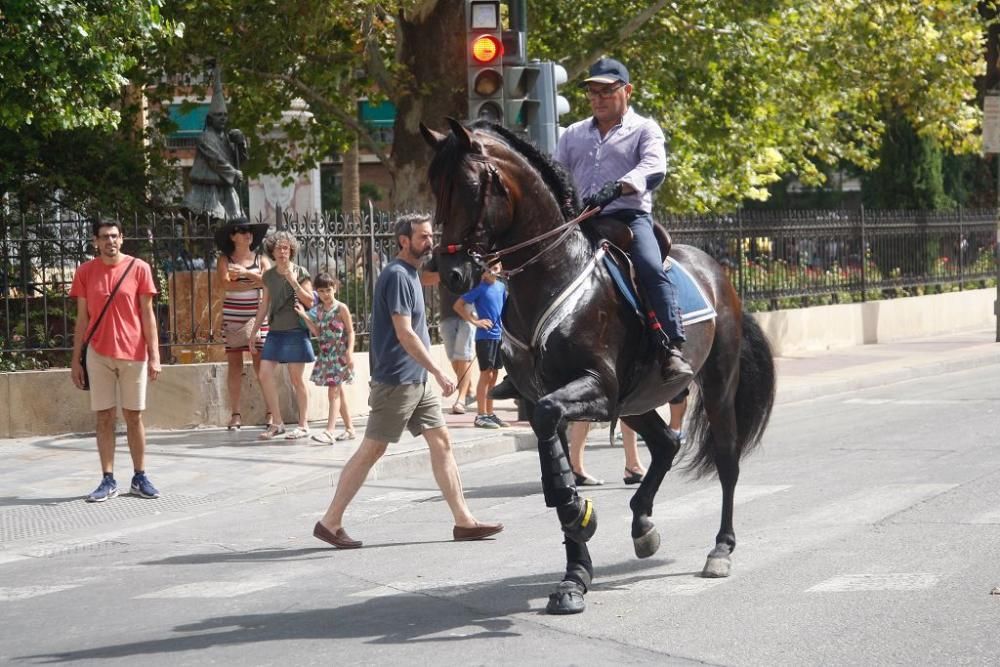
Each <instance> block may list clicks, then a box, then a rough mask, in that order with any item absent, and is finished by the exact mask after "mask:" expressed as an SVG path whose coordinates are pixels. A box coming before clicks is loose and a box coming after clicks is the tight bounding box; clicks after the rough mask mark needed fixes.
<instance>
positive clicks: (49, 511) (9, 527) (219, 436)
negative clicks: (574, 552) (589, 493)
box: [0, 329, 1000, 562]
mask: <svg viewBox="0 0 1000 667" xmlns="http://www.w3.org/2000/svg"><path fill="white" fill-rule="evenodd" d="M985 364H996V365H998V369H997V370H998V371H1000V344H998V343H995V342H994V331H993V330H992V329H991V330H982V331H976V332H972V333H963V334H956V335H948V336H938V337H934V338H922V339H912V340H905V341H899V342H894V343H886V344H878V345H867V346H861V347H854V348H847V349H836V350H830V351H826V352H817V353H814V354H802V355H798V356H794V357H782V358H778V360H777V370H778V399H777V400H778V406H777V407H776V410H780V406H781V404H783V403H790V402H795V401H801V400H808V399H812V398H818V397H824V396H828V395H832V394H837V393H843V392H848V391H853V390H857V389H862V388H865V387H871V386H877V385H883V384H888V383H892V382H899V381H902V380H908V379H913V378H919V377H926V376H932V375H937V374H940V373H945V372H950V371H957V370H962V369H966V368H972V367H976V366H981V365H985ZM446 403H447V402H446ZM496 407H497V414H498V415H499V416H500V417H501V418H502V419H504V420H505V421H508V422H510V423H511V424H512V426H511V427H510V428H506V429H501V430H487V429H480V428H475V427H473V425H472V422H473V419H474V417H475V410H474V409H473V410H470V411H469V412H468V413H467V414H465V415H452V414H446V418H447V421H448V425H449V427H450V431H451V435H452V441H453V443H454V451H455V456H456V459H457V460H458V462H459V464H460V465H461V464H462V463H468V462H472V461H477V460H483V459H489V458H493V457H497V456H502V455H504V454H510V453H514V452H516V451H518V450H519V449H533V448H534V438H533V436H532V435H531V431H530V428H529V427H528V425H527V424H526V423H524V422H516V421H515V420H516V418H517V413H516V409H515V406H514V403H513V401H497V404H496ZM323 425H324V424H323V423H322V422H320V421H314V422H312V427H313V432H314V433H318V432H319V431H320V430H322V427H323ZM355 428H356V430H357V432H358V438H357V439H355V440H353V441H348V442H338V443H335V444H333V445H329V444H320V443H318V442H314V441H312V440H310V439H305V440H297V441H287V440H280V439H279V440H274V441H271V442H261V441H258V440H257V435H258V434H259V433H260V432H261V430H262V428H260V427H253V426H247V427H244V428H243V429H242V430H240V431H227V430H225V429H224V428H199V429H190V430H177V431H150V432H149V433H148V435H147V439H148V447H147V460H148V469H149V475H150V477H151V479H152V480H153V482H154V483H155V484H156V485H157V486H158V487H159V488H160V490H161V491H162V492H163V498H161V499H159V500H157V501H146V500H142V499H138V498H131V497H122V498H120V499H117V500H115V501H114V502H112V503H107V504H106V506H105V507H106V509H105V511H102V512H100V513H94V512H92V511H91V510H92V506H91V505H88V504H87V503H84V502H83V501H82V497H83V495H85V494H86V493H88V492H89V491H91V490H92V489H93V488H94V487H95V486H96V485H97V483H98V481H99V480H100V475H99V468H98V460H97V453H96V446H95V443H94V437H93V435H92V434H68V435H63V436H56V437H51V436H41V437H34V438H19V439H6V440H0V456H2V457H3V459H4V460H5V465H4V466H3V467H2V470H0V488H2V489H3V493H0V545H3V546H0V562H2V561H3V560H5V557H6V558H8V559H9V557H10V556H12V555H14V554H13V552H12V551H10V549H11V547H10V544H9V543H11V542H20V544H19V545H18V546H17V547H16V551H17V553H18V554H20V556H18V557H23V556H24V555H31V553H32V551H31V550H32V548H42V547H39V546H37V542H36V540H37V538H41V537H43V536H44V535H47V534H51V533H54V532H61V533H62V534H63V536H66V535H67V534H68V535H70V536H72V535H73V534H75V533H77V532H79V534H80V535H81V537H82V536H84V535H87V536H89V539H87V540H86V542H87V543H93V539H94V538H93V533H94V529H95V527H97V526H99V525H100V524H102V523H104V524H106V525H105V527H106V528H115V529H117V528H118V527H119V526H120V524H121V522H122V520H124V521H125V522H126V523H127V522H128V521H129V520H132V519H140V518H145V520H147V521H148V519H149V517H150V516H152V515H161V514H162V515H167V517H169V515H170V513H171V512H176V511H184V512H188V513H190V512H195V513H197V511H198V509H199V508H202V509H203V510H205V511H207V510H211V509H215V508H217V507H218V506H220V505H226V504H234V503H241V502H267V498H268V497H269V496H272V495H274V494H284V493H293V492H295V491H296V490H297V489H306V488H312V489H317V488H322V487H325V488H330V487H331V485H332V484H334V483H335V481H336V478H337V475H338V473H339V470H340V469H341V468H342V467H343V464H344V462H345V461H346V460H347V459H348V457H349V456H350V455H351V454H352V453H353V451H354V450H355V449H356V447H357V445H358V444H359V443H360V438H361V435H362V434H363V433H364V420H363V419H356V420H355ZM591 438H600V439H602V440H606V439H607V433H606V431H605V432H604V434H603V435H601V431H600V430H598V429H594V431H593V432H592V433H591ZM116 469H117V470H118V474H117V479H118V483H119V487H120V488H121V489H122V492H123V493H125V492H127V490H128V484H129V479H130V477H131V462H130V460H129V456H128V449H127V446H126V444H125V438H124V437H122V436H120V437H119V438H118V450H117V455H116ZM430 474H431V473H430V463H429V461H428V454H427V449H426V446H425V445H424V442H423V439H422V438H412V437H409V435H408V434H407V436H406V438H405V439H404V440H403V441H401V442H399V443H397V444H394V445H390V447H389V450H388V453H387V454H386V456H384V457H383V459H382V460H381V461H380V462H379V463H378V464H377V465H376V467H375V468H374V469H373V471H372V477H373V478H376V479H377V478H389V477H393V478H396V477H408V476H426V477H427V478H430ZM109 534H110V533H109ZM108 539H112V538H108ZM24 540H26V542H23V541H24ZM32 542H36V547H32V544H31V543H32Z"/></svg>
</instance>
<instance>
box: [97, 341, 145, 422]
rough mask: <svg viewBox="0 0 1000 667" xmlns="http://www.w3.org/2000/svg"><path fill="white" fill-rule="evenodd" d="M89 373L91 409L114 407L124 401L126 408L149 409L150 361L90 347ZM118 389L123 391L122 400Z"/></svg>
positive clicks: (123, 405) (123, 407)
mask: <svg viewBox="0 0 1000 667" xmlns="http://www.w3.org/2000/svg"><path fill="white" fill-rule="evenodd" d="M87 373H88V374H89V375H90V409H91V410H93V411H94V412H98V411H100V410H110V409H111V408H113V407H115V406H116V405H121V407H122V409H123V410H140V411H141V410H145V409H146V362H145V361H132V360H130V359H114V358H112V357H105V356H104V355H103V354H98V353H97V352H95V351H94V350H92V349H88V350H87ZM115 389H117V390H118V392H119V394H120V395H121V403H118V401H117V397H116V394H115Z"/></svg>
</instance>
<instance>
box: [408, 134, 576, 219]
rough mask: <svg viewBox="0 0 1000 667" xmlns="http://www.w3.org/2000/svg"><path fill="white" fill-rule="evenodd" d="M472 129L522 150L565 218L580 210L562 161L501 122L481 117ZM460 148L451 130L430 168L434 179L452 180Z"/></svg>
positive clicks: (436, 181)
mask: <svg viewBox="0 0 1000 667" xmlns="http://www.w3.org/2000/svg"><path fill="white" fill-rule="evenodd" d="M471 129H473V130H479V131H483V132H486V133H488V134H492V135H494V136H495V137H496V138H499V139H500V140H502V141H503V143H505V144H507V145H508V146H509V147H510V148H511V149H512V150H513V151H514V152H516V153H518V154H520V155H521V156H522V157H523V158H524V159H525V160H526V161H527V162H528V164H530V165H531V166H532V167H534V168H535V169H536V170H538V173H539V174H541V176H542V180H543V181H544V183H545V185H546V186H547V187H548V188H549V191H550V192H551V193H552V196H554V197H555V198H556V201H557V202H558V203H559V210H560V211H561V212H562V215H563V218H565V219H567V220H569V219H571V218H574V217H576V215H577V214H578V213H579V204H578V203H577V198H576V189H575V188H574V187H573V182H572V181H571V180H570V176H569V173H568V172H567V171H566V170H565V169H564V168H563V167H562V165H560V164H559V163H557V162H556V161H555V160H553V159H552V158H550V157H549V156H548V155H545V154H544V153H542V152H541V151H539V150H538V149H537V148H535V147H534V146H533V145H531V144H530V143H528V142H527V141H525V140H524V139H522V138H521V137H519V136H517V135H516V134H514V133H513V132H511V131H510V130H508V129H507V128H505V127H503V126H502V125H497V124H496V123H490V122H488V121H478V122H476V123H474V124H473V125H472V127H471ZM459 150H460V149H459V141H458V139H457V138H456V137H455V135H454V133H449V134H448V139H447V143H446V144H445V145H444V147H443V148H442V149H441V150H440V151H438V153H437V154H436V155H435V156H434V159H433V160H432V161H431V165H430V168H429V169H428V176H429V177H430V181H431V183H440V182H441V179H448V180H451V178H452V177H453V176H454V174H455V172H456V171H457V170H458V168H459V166H460V165H461V159H460V158H461V155H460V154H459Z"/></svg>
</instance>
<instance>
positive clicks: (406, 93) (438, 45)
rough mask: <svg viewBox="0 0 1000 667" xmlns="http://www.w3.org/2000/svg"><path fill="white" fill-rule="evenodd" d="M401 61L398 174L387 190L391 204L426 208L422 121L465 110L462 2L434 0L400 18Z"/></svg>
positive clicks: (434, 123)
mask: <svg viewBox="0 0 1000 667" xmlns="http://www.w3.org/2000/svg"><path fill="white" fill-rule="evenodd" d="M398 25H399V53H398V56H399V62H400V63H401V65H402V67H403V69H404V70H405V72H406V74H403V75H402V76H401V77H400V78H401V79H402V81H401V84H400V87H399V91H400V94H399V95H397V96H396V123H395V126H394V137H393V145H392V159H393V161H394V162H395V164H396V168H397V170H398V171H397V176H396V180H395V184H394V189H393V192H392V193H391V195H390V196H391V200H392V204H393V206H394V207H395V208H397V209H398V208H413V209H427V208H430V206H431V202H432V199H431V195H430V190H429V188H428V185H427V165H428V164H429V163H430V159H431V152H430V148H429V147H428V146H427V144H426V143H425V142H424V138H423V136H421V134H420V123H421V122H423V123H424V124H425V125H427V126H428V127H432V128H435V129H438V130H440V129H442V128H443V127H444V125H445V118H446V117H447V116H451V117H453V118H457V119H460V120H461V119H464V118H465V117H466V115H467V112H468V109H467V107H468V99H467V81H466V76H467V75H466V62H465V3H464V2H463V0H438V2H437V3H435V4H434V6H433V7H432V8H430V9H428V10H427V11H425V12H421V13H420V14H419V15H412V16H401V17H400V18H399V23H398Z"/></svg>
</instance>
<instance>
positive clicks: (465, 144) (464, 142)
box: [447, 116, 472, 151]
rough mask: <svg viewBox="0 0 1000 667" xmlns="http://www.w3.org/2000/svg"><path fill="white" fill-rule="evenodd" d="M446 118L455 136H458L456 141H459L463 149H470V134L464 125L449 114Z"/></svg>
mask: <svg viewBox="0 0 1000 667" xmlns="http://www.w3.org/2000/svg"><path fill="white" fill-rule="evenodd" d="M447 120H448V125H449V126H450V127H451V131H452V132H454V133H455V136H456V137H458V143H459V145H460V146H461V147H462V148H463V149H464V150H466V151H471V150H472V135H471V134H469V131H468V130H467V129H465V126H464V125H462V124H461V123H459V122H458V121H457V120H455V119H454V118H452V117H451V116H448V118H447Z"/></svg>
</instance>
